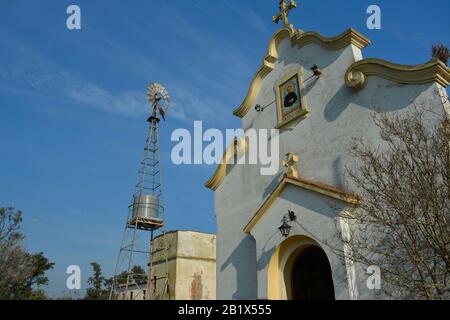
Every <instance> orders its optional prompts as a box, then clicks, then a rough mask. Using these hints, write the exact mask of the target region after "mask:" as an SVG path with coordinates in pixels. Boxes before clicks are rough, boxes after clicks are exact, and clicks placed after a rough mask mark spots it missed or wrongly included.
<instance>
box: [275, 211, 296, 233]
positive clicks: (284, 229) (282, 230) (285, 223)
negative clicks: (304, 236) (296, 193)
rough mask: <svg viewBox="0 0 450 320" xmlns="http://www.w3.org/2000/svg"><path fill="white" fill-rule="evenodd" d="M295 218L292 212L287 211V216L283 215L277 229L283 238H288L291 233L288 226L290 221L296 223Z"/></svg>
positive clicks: (290, 227)
mask: <svg viewBox="0 0 450 320" xmlns="http://www.w3.org/2000/svg"><path fill="white" fill-rule="evenodd" d="M296 220H297V216H296V215H295V212H294V211H291V210H289V211H288V213H287V214H285V215H284V217H283V220H282V224H281V226H280V227H278V230H280V233H281V235H282V236H283V237H285V238H287V237H289V234H290V233H291V229H292V226H291V225H290V224H289V222H291V221H296Z"/></svg>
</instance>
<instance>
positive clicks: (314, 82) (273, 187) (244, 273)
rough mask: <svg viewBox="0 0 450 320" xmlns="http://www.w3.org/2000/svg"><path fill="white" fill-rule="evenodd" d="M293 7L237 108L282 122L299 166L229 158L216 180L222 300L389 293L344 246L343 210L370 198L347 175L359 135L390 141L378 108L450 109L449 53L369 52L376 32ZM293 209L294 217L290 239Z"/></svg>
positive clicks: (268, 123) (249, 121) (285, 148)
mask: <svg viewBox="0 0 450 320" xmlns="http://www.w3.org/2000/svg"><path fill="white" fill-rule="evenodd" d="M285 9H286V8H285ZM287 12H288V11H286V12H283V10H282V13H281V18H283V21H284V22H285V23H284V24H283V26H282V27H281V28H280V29H279V30H278V31H277V32H276V33H275V34H274V35H273V36H272V38H271V39H270V41H269V45H268V49H267V53H266V55H265V57H264V59H263V63H262V65H261V67H260V68H259V69H258V70H257V72H256V74H255V76H254V77H253V79H252V81H251V83H250V86H249V90H248V94H247V96H246V97H245V99H244V101H243V102H242V104H241V105H240V106H239V107H238V108H237V109H236V110H235V111H234V115H236V116H238V117H240V118H241V119H242V128H243V129H244V130H248V129H251V128H252V129H278V130H279V157H280V159H285V158H286V155H287V154H288V159H287V160H288V164H287V167H288V171H286V170H285V168H283V166H280V170H279V172H278V174H276V175H269V176H264V175H261V172H260V166H259V165H237V164H227V163H226V162H225V163H223V164H221V165H220V166H219V167H218V168H217V170H216V172H215V174H214V176H213V177H212V178H211V179H210V180H209V181H207V182H206V187H208V188H210V189H211V190H213V191H214V199H215V200H214V201H215V213H216V216H217V272H216V277H217V285H216V286H217V299H274V300H277V299H280V300H284V299H314V298H317V299H376V298H380V297H381V291H379V290H371V289H370V288H368V287H367V285H366V280H367V278H368V277H369V275H368V274H367V272H366V268H363V267H362V266H359V265H355V264H352V263H351V262H350V261H346V260H345V259H344V258H342V257H340V256H339V255H338V254H337V253H336V250H333V248H334V247H336V246H337V247H339V246H341V247H342V244H341V242H340V236H341V234H339V233H346V232H348V231H349V230H348V225H347V224H346V221H345V220H343V219H341V215H342V213H343V212H346V211H347V210H357V209H358V203H359V202H360V201H361V199H360V198H359V197H358V191H357V190H351V188H350V189H348V188H347V187H348V186H346V184H345V183H344V180H345V179H344V172H345V165H346V164H347V163H348V161H349V155H348V150H349V149H348V148H349V147H350V145H351V142H352V139H353V138H354V137H359V138H362V139H365V140H367V141H370V142H371V143H373V144H377V143H381V140H380V139H379V137H378V129H377V127H376V126H375V124H374V122H373V118H372V114H373V113H374V112H375V111H376V112H388V113H399V114H401V113H406V112H408V111H410V110H411V108H413V106H415V105H416V106H417V105H422V104H424V105H427V106H428V107H430V108H432V109H433V110H434V111H435V112H437V113H440V114H445V113H446V112H447V113H448V112H449V110H450V107H449V105H448V98H447V93H446V91H445V87H446V86H447V85H448V84H449V82H450V71H449V69H448V68H447V66H446V65H445V64H444V63H443V62H441V61H439V60H431V61H429V62H428V63H425V64H423V65H415V66H406V65H398V64H394V63H390V62H388V61H384V60H381V59H365V58H363V52H362V51H363V49H364V48H365V47H366V46H368V45H369V44H370V41H369V40H368V39H367V38H366V37H364V36H363V35H362V34H360V33H359V32H357V31H355V30H353V29H349V30H347V31H345V32H343V33H342V34H340V35H338V36H336V37H330V38H328V37H324V36H322V35H320V34H318V33H316V32H303V31H301V30H296V29H294V27H293V26H292V25H290V24H289V23H288V22H287ZM281 18H280V19H281ZM261 108H263V111H261ZM350 187H351V186H350ZM283 219H288V220H287V221H288V222H289V225H290V226H291V229H290V230H288V231H289V233H288V235H287V236H286V237H285V236H283V235H282V233H281V232H280V229H279V228H280V226H281V225H282V223H283ZM342 250H346V248H342ZM299 270H303V271H301V272H300V271H299Z"/></svg>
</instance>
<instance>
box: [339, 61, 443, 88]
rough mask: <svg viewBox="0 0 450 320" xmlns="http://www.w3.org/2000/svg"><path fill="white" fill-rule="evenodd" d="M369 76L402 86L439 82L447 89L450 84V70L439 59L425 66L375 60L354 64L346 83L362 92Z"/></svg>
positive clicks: (349, 70)
mask: <svg viewBox="0 0 450 320" xmlns="http://www.w3.org/2000/svg"><path fill="white" fill-rule="evenodd" d="M369 76H377V77H381V78H384V79H387V80H391V81H394V82H397V83H401V84H423V83H431V82H437V83H439V84H440V85H441V86H443V87H447V86H448V85H449V83H450V70H449V68H448V67H447V66H446V65H445V63H443V62H442V61H440V60H438V59H433V60H431V61H429V62H427V63H425V64H418V65H401V64H395V63H392V62H389V61H385V60H381V59H374V58H372V59H363V60H360V61H357V62H355V63H353V64H352V65H351V66H350V67H349V68H348V69H347V72H346V74H345V83H346V84H347V86H349V87H350V88H353V89H354V90H361V89H363V88H364V87H365V86H366V85H367V78H368V77H369Z"/></svg>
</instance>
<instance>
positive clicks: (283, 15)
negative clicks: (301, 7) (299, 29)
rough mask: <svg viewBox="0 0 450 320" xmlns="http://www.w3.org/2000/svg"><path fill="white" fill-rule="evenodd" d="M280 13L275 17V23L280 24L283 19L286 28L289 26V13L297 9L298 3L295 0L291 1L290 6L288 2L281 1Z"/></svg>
mask: <svg viewBox="0 0 450 320" xmlns="http://www.w3.org/2000/svg"><path fill="white" fill-rule="evenodd" d="M279 8H280V13H279V14H277V15H276V16H274V17H273V22H275V23H277V24H278V22H280V20H281V19H283V24H284V25H285V26H288V25H289V19H288V16H289V12H291V10H292V9H295V8H297V3H296V2H295V1H294V0H291V1H290V3H289V5H288V4H287V1H286V0H280V5H279Z"/></svg>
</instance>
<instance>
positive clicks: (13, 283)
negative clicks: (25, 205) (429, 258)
mask: <svg viewBox="0 0 450 320" xmlns="http://www.w3.org/2000/svg"><path fill="white" fill-rule="evenodd" d="M21 222H22V212H20V211H17V210H15V209H13V208H0V299H14V300H22V299H29V300H31V299H46V298H47V297H46V296H45V292H44V291H43V290H41V289H39V287H40V286H44V285H47V284H48V278H47V277H46V276H45V273H46V272H47V271H48V270H50V269H52V268H53V266H54V263H52V262H50V261H49V260H48V259H47V258H46V257H45V256H44V254H43V253H42V252H41V253H37V254H31V253H29V252H27V251H26V250H25V249H24V248H23V247H22V246H21V241H22V240H23V239H24V235H23V234H22V233H20V231H19V230H20V223H21Z"/></svg>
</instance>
